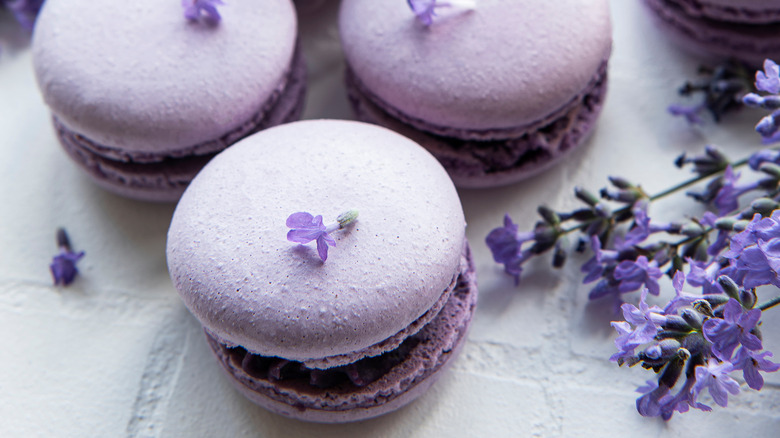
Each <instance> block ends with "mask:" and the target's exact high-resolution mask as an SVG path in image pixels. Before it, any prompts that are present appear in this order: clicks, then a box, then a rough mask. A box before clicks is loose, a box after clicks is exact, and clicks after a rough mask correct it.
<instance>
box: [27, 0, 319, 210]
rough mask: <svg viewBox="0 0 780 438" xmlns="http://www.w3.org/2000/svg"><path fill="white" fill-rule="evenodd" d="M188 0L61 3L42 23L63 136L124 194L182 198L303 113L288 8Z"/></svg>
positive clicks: (97, 176)
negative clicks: (232, 149) (261, 134)
mask: <svg viewBox="0 0 780 438" xmlns="http://www.w3.org/2000/svg"><path fill="white" fill-rule="evenodd" d="M192 3H193V4H191V5H190V4H189V3H188V2H184V4H183V3H182V2H181V1H180V0H174V1H164V2H160V1H158V0H134V1H132V2H116V1H101V2H95V1H90V0H57V1H47V2H46V3H45V4H44V7H43V9H42V10H41V13H40V16H39V17H38V22H37V23H36V27H35V31H34V36H33V61H34V64H35V72H36V76H37V80H38V84H39V87H40V90H41V93H42V94H43V98H44V100H45V102H46V103H47V104H48V106H49V108H50V109H51V112H52V115H53V119H54V126H55V128H56V131H57V135H58V137H59V140H60V142H61V143H62V145H63V146H64V148H65V150H66V151H67V153H68V155H69V156H70V157H71V158H72V159H73V161H75V162H76V163H77V164H78V165H79V166H81V167H82V168H83V169H84V170H86V171H87V173H88V174H89V175H90V176H91V177H92V178H93V179H94V180H95V181H96V182H97V183H98V184H100V185H101V186H103V187H104V188H106V189H108V190H111V191H113V192H115V193H118V194H120V195H123V196H128V197H131V198H136V199H142V200H152V201H175V200H176V199H178V198H179V196H180V195H181V193H182V192H183V191H184V189H185V187H186V186H187V184H188V183H189V182H190V180H191V179H192V178H193V177H194V176H195V174H196V173H197V172H198V171H199V170H200V169H201V167H202V166H203V165H204V164H205V163H206V162H207V161H208V160H209V159H210V158H211V157H212V156H213V155H214V154H215V153H217V152H219V151H220V150H222V149H224V148H226V147H227V146H229V145H230V144H232V143H234V142H236V141H237V140H239V139H241V138H243V137H245V136H247V135H249V134H251V133H253V132H256V131H258V130H261V129H264V128H267V127H269V126H274V125H278V124H280V123H284V122H288V121H291V120H295V119H298V118H299V116H300V114H301V111H302V107H303V98H304V92H305V67H304V64H303V60H302V58H301V56H300V51H299V50H298V49H297V44H296V39H297V21H296V15H295V9H294V7H293V4H292V2H291V1H290V0H257V1H252V2H248V1H246V2H240V1H239V2H225V3H224V4H222V2H201V3H204V4H206V6H215V7H216V9H211V8H208V7H207V8H206V9H198V8H197V7H196V6H195V3H194V2H192ZM199 4H200V3H199ZM214 11H216V14H218V16H215V14H214Z"/></svg>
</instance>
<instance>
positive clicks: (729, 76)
mask: <svg viewBox="0 0 780 438" xmlns="http://www.w3.org/2000/svg"><path fill="white" fill-rule="evenodd" d="M699 74H700V75H702V76H703V78H702V79H701V80H699V81H697V82H686V83H685V84H684V85H683V86H682V87H680V89H679V94H680V95H681V96H686V97H690V96H693V95H694V94H700V95H702V99H701V101H700V102H699V103H697V104H694V105H680V104H675V105H670V106H669V107H668V108H667V110H668V111H669V113H670V114H672V115H674V116H681V117H685V119H686V120H687V121H688V123H690V124H692V125H696V124H702V123H704V119H703V118H702V114H703V113H704V112H708V113H709V114H710V115H711V116H712V118H713V119H714V120H715V122H716V123H717V122H719V121H720V120H721V118H723V116H724V115H726V114H727V113H729V112H732V111H735V110H737V109H739V108H741V107H742V96H743V95H744V94H745V93H746V92H748V91H752V88H753V85H752V83H751V81H750V75H749V73H748V69H747V67H746V66H745V65H743V64H741V63H739V62H737V61H733V60H732V61H728V62H726V63H724V64H723V65H719V66H717V67H715V68H709V67H701V68H699Z"/></svg>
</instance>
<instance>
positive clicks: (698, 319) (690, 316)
mask: <svg viewBox="0 0 780 438" xmlns="http://www.w3.org/2000/svg"><path fill="white" fill-rule="evenodd" d="M682 319H684V320H685V322H687V323H688V325H690V326H691V327H692V328H694V329H696V330H700V329H701V327H702V324H703V323H704V317H703V316H702V315H701V314H700V313H699V312H697V311H695V310H693V309H685V310H683V311H682Z"/></svg>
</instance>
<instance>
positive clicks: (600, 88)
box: [346, 60, 608, 188]
mask: <svg viewBox="0 0 780 438" xmlns="http://www.w3.org/2000/svg"><path fill="white" fill-rule="evenodd" d="M607 64H608V61H607V60H604V62H603V63H602V65H601V67H600V69H599V71H598V72H597V73H596V74H595V75H594V77H593V79H592V80H591V82H590V84H588V86H587V87H586V89H585V90H583V91H582V92H581V93H580V95H578V96H575V97H574V98H573V99H572V100H571V101H570V102H569V103H568V104H567V105H565V106H564V107H563V108H561V109H559V110H558V111H556V112H555V113H554V114H550V115H547V116H546V117H542V118H540V120H539V121H538V122H535V123H532V124H530V125H527V126H521V127H518V128H515V129H512V131H514V132H517V133H516V134H514V136H513V137H510V138H497V139H495V140H472V139H463V138H461V137H473V136H474V134H475V133H473V132H468V131H464V132H463V135H462V136H459V135H458V131H457V129H452V130H451V133H452V135H451V136H442V135H438V134H434V133H432V132H430V131H428V130H426V129H425V128H424V124H425V122H424V121H420V120H413V121H412V120H404V119H405V118H406V117H405V116H404V115H402V114H400V113H398V112H397V111H395V110H394V109H392V108H390V107H388V106H387V104H386V103H384V102H381V101H380V100H378V99H377V98H376V97H375V96H372V95H371V93H370V92H369V91H368V90H366V89H365V88H363V87H362V85H361V84H360V81H359V79H358V78H356V77H355V76H354V74H353V73H351V71H349V70H348V71H347V79H346V82H347V91H348V94H349V99H350V103H351V104H352V108H353V110H354V112H355V115H356V117H357V118H358V120H361V121H363V122H368V123H373V124H377V125H380V126H384V127H386V128H389V129H392V130H394V131H396V132H398V133H400V134H403V135H405V136H407V137H409V138H411V139H412V140H414V141H416V142H417V143H419V144H420V145H422V146H424V147H425V148H426V149H428V151H429V152H430V153H431V154H432V155H433V156H434V157H436V159H437V160H439V162H440V163H442V165H443V166H444V168H445V169H446V170H447V172H448V173H449V175H450V177H451V178H452V181H453V182H454V183H455V185H456V186H457V187H460V188H488V187H497V186H502V185H507V184H513V183H516V182H518V181H522V180H524V179H526V178H529V177H532V176H533V175H536V174H538V173H540V172H542V171H544V170H546V169H547V168H549V167H551V166H552V165H554V164H555V163H557V162H558V161H559V160H560V159H561V158H562V157H564V156H565V155H567V154H568V153H569V152H571V151H572V150H573V149H575V148H577V147H578V146H580V145H581V144H583V143H584V142H585V140H586V139H587V138H588V136H589V135H590V133H591V132H592V130H593V128H594V126H595V124H596V120H597V119H598V115H599V114H600V113H601V109H602V107H603V104H604V99H605V96H606V92H607ZM410 122H411V123H410ZM413 125H414V126H413ZM420 126H423V127H422V128H420ZM436 129H437V130H440V129H441V128H440V127H436Z"/></svg>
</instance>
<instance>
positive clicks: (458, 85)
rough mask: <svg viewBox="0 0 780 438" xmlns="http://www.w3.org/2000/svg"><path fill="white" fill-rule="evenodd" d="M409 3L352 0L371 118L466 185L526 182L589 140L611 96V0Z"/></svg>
mask: <svg viewBox="0 0 780 438" xmlns="http://www.w3.org/2000/svg"><path fill="white" fill-rule="evenodd" d="M409 3H411V4H412V5H418V9H417V14H416V13H415V12H414V11H413V8H411V7H410V5H409V4H407V2H405V1H400V0H375V1H370V2H367V1H363V0H343V1H342V4H341V11H340V19H339V26H340V31H341V40H342V45H343V48H344V54H345V56H346V61H347V66H348V68H347V87H348V91H349V97H350V100H351V102H352V104H353V107H354V109H355V112H356V115H357V117H358V118H359V119H360V120H363V121H367V122H372V123H377V124H380V125H383V126H386V127H389V128H391V129H393V130H396V131H398V132H400V133H402V134H404V135H406V136H408V137H410V138H412V139H414V140H415V141H417V142H418V143H420V144H421V145H423V146H425V147H426V148H427V149H428V150H429V151H431V153H432V154H433V155H434V156H435V157H436V158H437V159H439V161H440V162H441V163H442V164H443V165H444V167H445V168H446V169H447V171H448V172H449V173H450V175H451V176H452V179H453V181H454V182H455V184H456V185H457V186H458V187H491V186H497V185H503V184H509V183H513V182H517V181H519V180H522V179H524V178H528V177H530V176H532V175H534V174H536V173H538V172H540V171H541V170H543V169H545V168H547V167H549V166H550V165H552V164H553V163H555V162H557V161H558V160H559V159H560V158H562V157H563V156H565V155H566V154H567V153H569V152H570V151H571V150H573V149H574V148H576V147H577V146H579V145H581V144H582V143H583V141H584V140H585V139H586V137H587V136H588V134H589V133H590V132H591V131H592V129H593V127H594V124H595V122H596V118H597V116H598V114H599V112H600V110H601V108H602V104H603V101H604V95H605V92H606V83H607V61H608V58H609V56H610V53H611V47H612V34H611V22H610V15H609V5H608V2H607V1H606V0H560V1H550V0H527V1H522V2H520V1H509V0H480V1H477V2H472V3H473V6H472V7H467V6H466V5H465V4H466V2H463V1H461V2H438V3H437V2H429V1H411V2H409ZM455 3H458V5H455ZM437 4H441V5H439V6H436V5H437ZM445 4H446V5H449V7H444V5H445ZM426 5H428V6H430V5H433V6H434V9H433V10H429V9H426V7H428V6H426ZM430 12H433V16H431V15H430ZM428 23H430V24H428Z"/></svg>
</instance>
